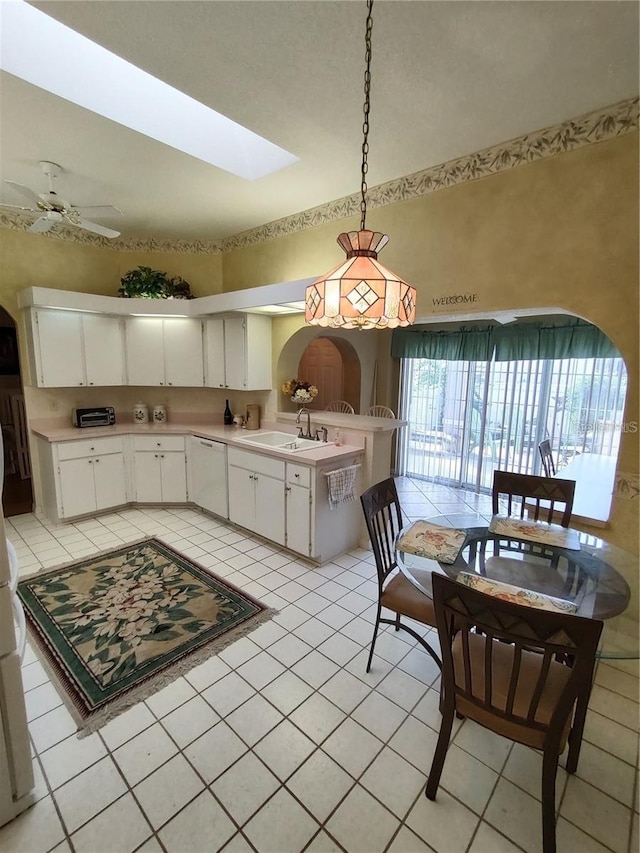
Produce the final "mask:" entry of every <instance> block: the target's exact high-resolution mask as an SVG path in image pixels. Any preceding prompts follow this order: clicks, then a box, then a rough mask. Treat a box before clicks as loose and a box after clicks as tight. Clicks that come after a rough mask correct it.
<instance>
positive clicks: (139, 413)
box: [133, 403, 149, 424]
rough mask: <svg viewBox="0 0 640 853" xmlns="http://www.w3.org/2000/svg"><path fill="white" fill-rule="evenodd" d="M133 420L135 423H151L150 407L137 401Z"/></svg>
mask: <svg viewBox="0 0 640 853" xmlns="http://www.w3.org/2000/svg"><path fill="white" fill-rule="evenodd" d="M133 422H134V424H148V423H149V409H148V408H147V406H145V404H144V403H136V404H135V406H134V407H133Z"/></svg>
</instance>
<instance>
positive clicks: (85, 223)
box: [72, 219, 120, 238]
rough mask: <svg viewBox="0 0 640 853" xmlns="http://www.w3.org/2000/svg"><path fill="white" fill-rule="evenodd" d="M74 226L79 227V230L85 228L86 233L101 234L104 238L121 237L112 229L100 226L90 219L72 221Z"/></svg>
mask: <svg viewBox="0 0 640 853" xmlns="http://www.w3.org/2000/svg"><path fill="white" fill-rule="evenodd" d="M72 225H77V226H78V228H84V230H85V231H93V233H94V234H100V235H101V236H102V237H110V238H113V237H119V236H120V232H119V231H114V230H113V229H111V228H105V227H104V225H98V223H97V222H90V221H89V220H88V219H78V220H74V221H72Z"/></svg>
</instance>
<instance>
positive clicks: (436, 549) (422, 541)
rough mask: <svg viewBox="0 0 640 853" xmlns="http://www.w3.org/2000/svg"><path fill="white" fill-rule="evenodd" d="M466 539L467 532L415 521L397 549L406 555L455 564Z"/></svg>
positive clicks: (399, 541) (402, 537)
mask: <svg viewBox="0 0 640 853" xmlns="http://www.w3.org/2000/svg"><path fill="white" fill-rule="evenodd" d="M466 538H467V531H466V530H459V529H457V528H453V527H442V526H441V525H440V524H432V523H431V522H429V521H414V523H413V524H412V525H411V527H410V528H409V529H408V530H407V531H406V533H403V534H402V536H401V537H400V539H398V543H397V546H396V547H397V548H398V551H403V552H404V553H406V554H415V555H416V556H418V557H428V558H429V559H430V560H438V562H440V563H453V562H455V559H456V557H457V556H458V554H459V553H460V549H461V548H462V546H463V544H464V541H465V539H466Z"/></svg>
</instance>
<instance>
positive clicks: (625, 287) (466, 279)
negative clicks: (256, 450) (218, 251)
mask: <svg viewBox="0 0 640 853" xmlns="http://www.w3.org/2000/svg"><path fill="white" fill-rule="evenodd" d="M367 226H368V227H369V228H373V229H376V230H381V231H384V232H385V233H388V234H389V235H390V237H391V240H390V242H389V245H388V246H387V247H386V248H385V250H384V253H383V254H382V255H381V260H382V261H383V262H384V263H385V264H387V265H388V266H389V267H390V268H391V269H393V270H394V271H395V272H398V273H399V274H400V275H402V276H403V277H404V278H405V279H406V280H407V281H409V282H411V284H413V285H414V286H415V287H416V289H417V300H418V316H419V317H422V318H428V317H433V316H434V315H438V314H440V313H444V312H446V313H447V314H451V313H453V312H452V309H451V308H444V309H443V308H437V307H436V306H435V305H434V303H433V300H434V299H437V298H440V297H445V296H448V295H454V294H464V293H472V294H477V301H476V302H475V303H473V306H472V307H471V308H465V311H475V312H476V313H477V314H478V316H491V313H492V312H496V311H504V310H510V309H520V310H522V311H535V310H536V309H540V310H541V313H549V312H552V311H554V310H555V311H567V312H570V313H572V314H575V315H577V316H579V317H583V318H584V319H586V320H589V321H590V322H591V323H594V324H595V325H596V326H598V327H599V328H601V329H602V331H604V332H605V333H606V334H607V335H608V336H609V338H611V340H612V341H613V342H614V344H615V345H616V346H617V348H618V349H619V350H620V352H621V354H622V356H623V358H624V360H625V363H626V366H627V371H628V379H629V381H628V388H629V391H628V396H627V406H626V411H625V422H626V423H631V422H636V423H637V422H638V421H639V419H640V418H639V413H638V402H639V400H638V389H639V387H640V375H639V374H640V371H639V356H638V330H639V321H638V318H639V313H638V312H639V305H638V233H639V224H638V134H637V133H630V134H628V135H626V136H623V137H619V138H617V139H612V140H609V141H606V142H601V143H598V144H594V145H590V146H587V147H585V148H581V149H579V150H576V151H573V152H570V153H566V154H561V155H557V156H554V157H550V158H548V159H544V160H539V161H537V162H534V163H529V164H527V165H524V166H519V167H517V168H514V169H510V170H508V171H504V172H501V173H499V174H497V175H493V176H490V177H486V178H482V179H480V180H477V181H474V182H468V183H464V184H458V185H456V186H453V187H450V188H448V189H446V190H442V191H439V192H436V193H432V194H431V195H427V196H422V197H420V198H415V199H411V200H409V201H405V202H401V203H398V204H394V205H389V206H387V207H381V208H377V209H375V210H372V211H370V212H369V214H368V218H367ZM357 228H358V219H357V218H356V217H352V218H350V219H347V220H343V221H341V222H335V223H328V224H325V225H322V226H319V227H317V228H314V229H310V230H308V231H304V232H300V233H297V234H291V235H289V236H286V237H283V238H280V239H278V240H272V241H269V242H267V243H263V244H259V245H255V246H251V247H248V248H245V249H239V250H237V251H235V252H232V253H229V254H227V255H225V257H224V284H225V290H237V289H241V288H245V287H251V286H253V285H254V284H256V282H260V283H270V282H277V281H284V280H287V279H300V278H305V277H311V276H316V275H320V274H321V273H323V272H326V270H328V269H330V268H331V267H333V266H335V265H336V264H337V263H338V262H339V260H340V258H341V257H342V252H341V249H340V248H339V247H338V246H337V245H336V243H335V239H336V236H337V234H338V233H339V232H340V231H343V230H344V231H346V230H350V229H357ZM353 334H354V335H356V336H357V335H360V334H372V333H370V332H354V333H353ZM373 334H378V335H379V336H380V337H379V342H378V359H379V362H380V363H381V364H386V365H388V363H389V352H390V349H389V342H390V335H389V334H388V333H373ZM385 353H386V358H385ZM380 381H381V382H383V383H384V384H383V386H382V387H380V386H379V391H380V392H381V393H379V400H380V402H388V403H389V404H390V405H392V406H393V404H394V397H395V396H396V394H397V391H396V388H397V373H396V372H395V371H394V370H393V369H392V370H388V369H387V370H383V371H382V372H381V375H380ZM385 396H386V400H385V399H383V398H384V397H385ZM638 436H639V433H637V432H636V433H632V432H627V433H623V435H622V437H621V443H620V455H619V461H618V479H619V480H620V479H622V480H623V483H622V485H621V486H620V487H619V488H618V490H617V492H616V494H615V496H614V501H613V507H612V518H611V531H610V538H611V539H612V540H614V541H616V542H617V543H618V544H620V545H623V546H624V547H627V548H630V549H632V550H634V551H635V552H637V551H638V544H639V543H638V503H639V502H640V499H639V498H638V497H637V495H636V497H633V488H634V485H635V487H636V488H637V484H638V472H639V471H640V459H639V453H638ZM625 484H626V485H625ZM629 485H630V487H631V491H629V490H628V489H627V486H629Z"/></svg>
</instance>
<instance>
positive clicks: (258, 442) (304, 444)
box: [238, 432, 322, 453]
mask: <svg viewBox="0 0 640 853" xmlns="http://www.w3.org/2000/svg"><path fill="white" fill-rule="evenodd" d="M238 441H244V442H246V443H247V444H254V445H255V446H256V447H271V448H272V449H273V450H284V451H285V452H287V453H299V452H300V451H301V450H317V449H318V448H319V447H322V444H321V442H319V441H314V440H313V439H310V438H297V437H296V436H295V435H291V433H288V432H258V433H256V434H255V435H243V436H242V438H238Z"/></svg>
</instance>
